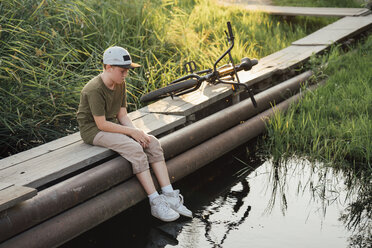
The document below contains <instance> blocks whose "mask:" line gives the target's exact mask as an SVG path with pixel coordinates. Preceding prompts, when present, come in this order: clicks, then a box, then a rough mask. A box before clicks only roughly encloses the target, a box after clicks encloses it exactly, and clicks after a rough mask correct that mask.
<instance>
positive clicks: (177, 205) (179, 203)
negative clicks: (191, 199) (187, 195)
mask: <svg viewBox="0 0 372 248" xmlns="http://www.w3.org/2000/svg"><path fill="white" fill-rule="evenodd" d="M179 192H180V191H179V190H178V189H177V190H175V191H173V194H172V196H174V197H178V198H179V199H180V201H179V202H177V204H176V206H175V207H176V208H179V207H180V206H181V205H183V196H182V195H181V194H180V193H179Z"/></svg>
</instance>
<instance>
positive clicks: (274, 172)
mask: <svg viewBox="0 0 372 248" xmlns="http://www.w3.org/2000/svg"><path fill="white" fill-rule="evenodd" d="M249 150H250V148H248V146H242V147H240V148H238V149H237V150H235V151H233V152H232V153H229V154H227V155H225V156H223V157H221V158H219V159H218V160H216V161H214V162H213V163H211V164H209V165H207V166H205V167H204V168H202V169H201V170H199V171H197V172H195V173H193V174H192V175H189V176H188V177H186V178H184V179H182V180H181V181H180V182H177V183H176V184H175V185H174V186H175V187H177V188H179V189H180V190H181V193H182V194H183V195H184V198H185V203H186V205H187V206H188V207H189V208H190V209H191V210H192V211H193V212H194V217H193V218H192V219H189V218H184V217H181V218H180V219H178V220H177V221H175V222H171V223H164V222H161V221H158V220H156V219H155V218H153V217H152V216H151V214H150V207H149V204H148V201H147V200H145V201H143V202H141V203H140V204H137V205H136V206H134V207H132V208H130V209H128V210H127V211H125V212H124V213H122V214H120V215H118V216H116V217H114V218H112V219H110V220H108V221H106V222H105V223H103V224H101V225H99V226H97V227H96V228H94V229H92V230H90V231H88V232H86V233H84V234H82V235H81V236H79V237H77V238H75V239H74V240H71V241H70V242H68V243H66V244H65V245H63V246H62V247H193V248H194V247H195V248H197V247H203V248H204V247H232V248H238V247H242V248H243V247H276V248H280V247H283V248H284V247H285V248H288V247H317V248H318V247H327V248H328V247H371V243H372V242H371V241H372V239H371V219H370V213H366V212H365V209H364V207H363V206H359V210H360V211H359V212H357V213H356V212H355V211H354V210H355V208H354V207H352V206H353V204H354V205H355V203H359V202H360V193H361V192H360V189H361V186H358V185H351V186H350V181H349V180H348V179H347V176H346V177H345V176H344V175H345V173H343V172H335V171H334V170H332V169H331V168H322V167H324V166H321V165H314V164H311V163H310V162H308V161H307V160H305V159H298V158H293V159H291V160H288V161H287V162H286V163H285V164H280V165H278V164H273V163H272V162H271V161H270V160H265V159H263V158H260V157H259V156H256V155H255V154H256V153H255V152H251V155H250V152H249ZM252 154H253V155H252ZM369 206H370V205H369ZM366 215H367V217H366ZM368 216H369V218H368Z"/></svg>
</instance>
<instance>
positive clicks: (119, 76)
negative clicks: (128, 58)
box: [108, 66, 129, 84]
mask: <svg viewBox="0 0 372 248" xmlns="http://www.w3.org/2000/svg"><path fill="white" fill-rule="evenodd" d="M108 71H109V73H110V77H111V80H112V81H113V82H114V83H116V84H122V83H123V82H124V79H125V77H126V76H128V72H129V69H126V68H122V67H119V66H110V68H109V70H108Z"/></svg>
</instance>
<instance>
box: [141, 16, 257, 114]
mask: <svg viewBox="0 0 372 248" xmlns="http://www.w3.org/2000/svg"><path fill="white" fill-rule="evenodd" d="M227 29H228V32H226V31H225V34H226V36H227V40H228V43H229V44H230V47H229V48H228V49H227V50H226V51H225V52H224V53H223V54H222V55H221V56H220V57H219V58H218V59H217V60H216V62H215V63H214V65H213V69H206V70H202V71H198V72H194V71H195V70H196V64H195V62H194V61H190V62H187V63H186V64H185V65H184V67H185V70H186V72H188V73H189V74H188V75H186V76H183V77H181V78H178V79H176V80H174V81H172V82H171V83H169V84H168V85H167V86H165V87H163V88H160V89H157V90H154V91H151V92H149V93H147V94H144V95H143V96H142V97H141V98H140V100H141V102H150V101H155V100H159V99H161V98H164V97H167V96H171V97H172V99H173V97H174V96H180V95H184V94H186V93H190V92H192V91H195V90H197V89H199V88H200V86H201V84H202V83H203V82H204V81H206V82H208V83H211V84H214V85H215V84H218V83H222V84H230V85H231V87H232V89H233V90H234V91H236V90H237V89H238V88H239V87H240V86H243V87H245V89H246V91H248V93H249V96H250V98H251V100H252V103H253V105H254V106H255V107H257V103H256V100H255V99H254V95H253V91H252V89H250V88H249V87H248V86H247V85H246V84H243V83H241V82H240V80H239V76H238V74H237V72H238V71H241V70H244V71H249V70H251V69H252V67H253V66H255V65H257V64H258V60H257V59H249V58H243V59H242V60H241V63H240V64H237V65H235V64H234V61H233V59H232V56H231V50H232V49H233V47H234V35H233V32H232V28H231V23H230V22H227ZM226 55H229V60H230V64H226V65H223V66H221V67H219V68H217V64H218V63H219V62H220V61H221V60H222V59H223V58H224V57H225V56H226ZM226 77H230V80H227V79H226ZM234 77H235V78H236V81H234Z"/></svg>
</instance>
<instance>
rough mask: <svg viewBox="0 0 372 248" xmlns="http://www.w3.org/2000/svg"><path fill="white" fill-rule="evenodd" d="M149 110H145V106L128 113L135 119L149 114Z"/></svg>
mask: <svg viewBox="0 0 372 248" xmlns="http://www.w3.org/2000/svg"><path fill="white" fill-rule="evenodd" d="M148 114H149V112H147V111H146V110H145V108H141V109H137V110H136V111H133V112H130V113H128V116H129V118H130V119H131V120H132V121H134V120H136V119H139V118H142V117H144V116H145V115H148Z"/></svg>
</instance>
